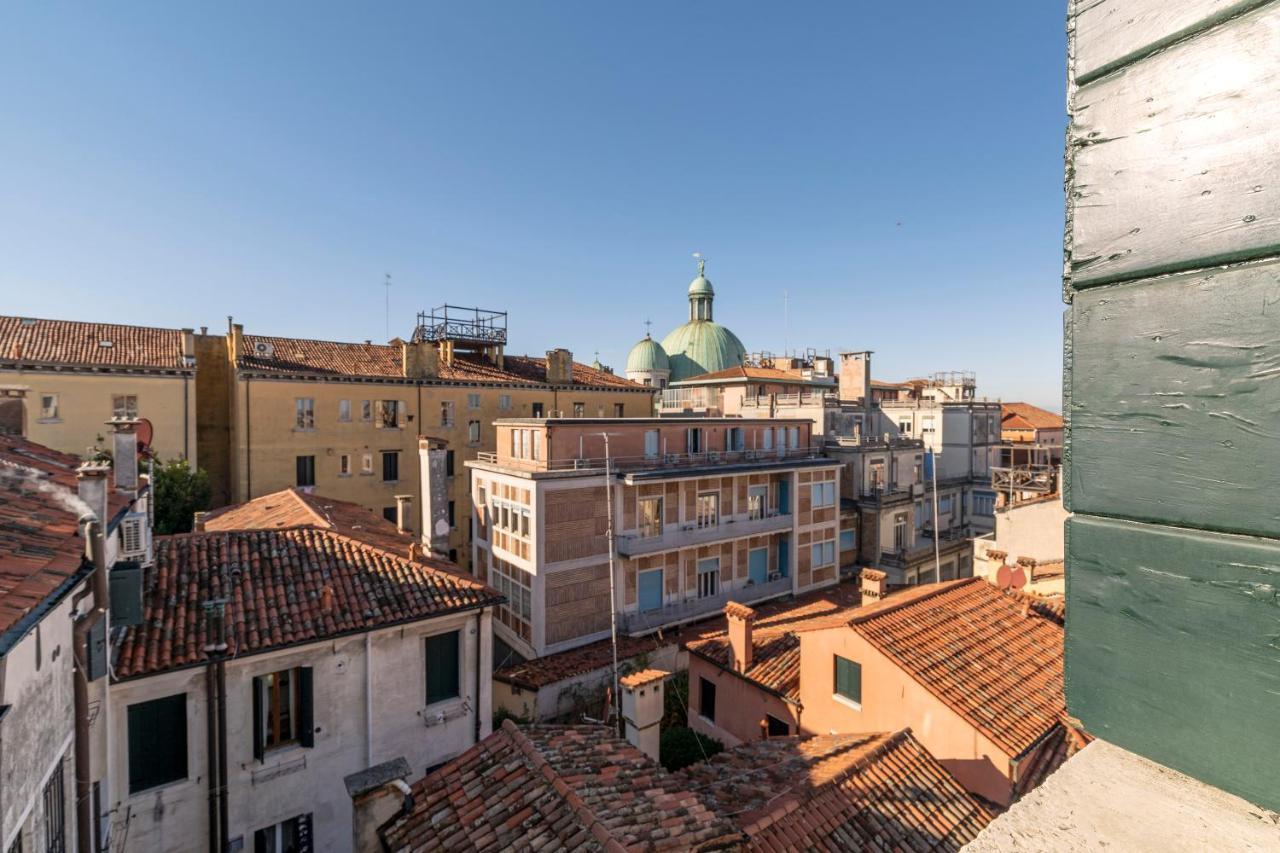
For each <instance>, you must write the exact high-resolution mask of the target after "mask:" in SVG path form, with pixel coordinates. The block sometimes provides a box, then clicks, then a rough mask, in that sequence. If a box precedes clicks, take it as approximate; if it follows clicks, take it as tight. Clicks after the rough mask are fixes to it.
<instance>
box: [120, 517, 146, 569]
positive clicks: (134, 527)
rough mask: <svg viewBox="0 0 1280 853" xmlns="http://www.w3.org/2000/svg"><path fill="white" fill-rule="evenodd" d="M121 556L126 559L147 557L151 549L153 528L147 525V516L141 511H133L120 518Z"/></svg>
mask: <svg viewBox="0 0 1280 853" xmlns="http://www.w3.org/2000/svg"><path fill="white" fill-rule="evenodd" d="M119 530H120V558H121V559H125V560H138V559H145V558H146V556H147V555H148V554H149V553H150V551H151V528H150V527H148V526H147V516H146V514H145V513H141V512H131V513H129V514H128V515H126V516H125V517H124V518H122V519H121V520H120V528H119Z"/></svg>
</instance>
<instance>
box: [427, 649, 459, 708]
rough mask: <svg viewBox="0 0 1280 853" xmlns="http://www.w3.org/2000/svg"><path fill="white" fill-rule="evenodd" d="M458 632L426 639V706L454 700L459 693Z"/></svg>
mask: <svg viewBox="0 0 1280 853" xmlns="http://www.w3.org/2000/svg"><path fill="white" fill-rule="evenodd" d="M458 638H459V632H458V631H450V632H448V633H447V634H436V635H435V636H432V637H427V704H428V705H432V704H435V703H436V702H443V701H445V700H446V699H456V698H458V696H459V695H460V693H459V677H458V670H459V666H458Z"/></svg>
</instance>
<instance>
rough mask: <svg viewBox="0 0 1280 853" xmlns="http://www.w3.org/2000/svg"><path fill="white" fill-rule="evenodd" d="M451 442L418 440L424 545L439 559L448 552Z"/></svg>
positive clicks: (443, 557)
mask: <svg viewBox="0 0 1280 853" xmlns="http://www.w3.org/2000/svg"><path fill="white" fill-rule="evenodd" d="M448 446H449V442H447V441H445V440H444V439H442V438H422V439H419V440H418V464H419V466H420V468H421V478H422V509H421V511H420V513H419V514H420V515H421V516H422V532H421V535H420V538H421V539H422V544H424V545H427V546H428V547H429V548H430V549H431V556H432V557H435V558H437V559H440V560H444V559H447V558H448V554H449V476H448V474H449V470H448V455H449V453H448V451H447V450H446V448H447V447H448Z"/></svg>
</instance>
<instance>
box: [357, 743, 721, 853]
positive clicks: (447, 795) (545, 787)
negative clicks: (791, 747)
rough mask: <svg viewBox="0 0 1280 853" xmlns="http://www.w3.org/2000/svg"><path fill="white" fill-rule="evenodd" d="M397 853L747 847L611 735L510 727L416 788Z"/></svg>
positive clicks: (398, 826)
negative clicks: (402, 852) (736, 843)
mask: <svg viewBox="0 0 1280 853" xmlns="http://www.w3.org/2000/svg"><path fill="white" fill-rule="evenodd" d="M382 832H383V837H384V839H385V841H386V842H387V845H388V847H389V848H390V849H391V850H397V851H400V850H443V851H454V850H459V851H460V850H466V851H498V850H508V849H513V848H518V849H522V850H543V851H560V850H606V849H609V850H616V849H623V848H628V849H651V850H703V849H719V848H721V847H723V846H724V845H725V844H727V843H728V844H731V843H733V842H734V841H737V840H739V839H740V835H739V833H738V832H737V831H736V830H735V829H734V827H733V826H732V824H730V823H729V822H728V821H725V820H723V819H722V818H720V817H718V816H717V815H715V814H714V813H713V812H712V811H711V810H710V809H708V808H707V806H706V804H705V803H703V802H702V801H701V800H700V799H699V798H698V796H697V795H696V794H695V793H694V792H692V791H690V790H689V789H688V787H687V786H686V783H685V782H684V780H682V779H681V778H680V777H679V776H677V775H675V774H671V773H668V772H667V771H665V770H663V769H662V768H661V767H659V766H658V765H657V764H656V763H654V762H653V761H652V760H650V759H649V758H647V757H646V756H645V755H643V754H642V753H641V752H640V751H639V750H637V749H636V748H635V747H633V746H631V745H630V744H628V743H627V742H626V741H623V740H621V739H619V738H618V737H616V736H615V735H614V734H613V733H612V732H611V731H610V730H609V729H608V728H606V727H604V726H534V727H530V728H527V729H520V728H517V727H516V726H515V725H514V724H513V723H512V722H511V721H510V720H507V721H505V722H504V723H503V724H502V727H501V728H499V729H498V730H497V731H495V732H494V733H493V734H491V735H489V737H487V738H485V739H484V740H482V741H480V742H479V743H478V744H476V745H475V746H473V747H472V748H471V749H469V750H467V751H466V752H464V753H463V754H462V755H460V756H458V757H457V758H455V759H454V760H452V761H450V762H448V763H447V764H445V765H444V766H442V767H440V768H438V769H437V770H435V771H434V772H432V773H431V774H429V775H427V776H426V777H425V778H423V779H421V780H419V781H418V782H416V783H415V784H414V785H413V810H412V811H411V812H410V813H409V814H408V815H405V816H403V817H401V818H398V819H396V820H394V822H393V823H391V824H390V825H388V826H386V827H384V828H383V830H382Z"/></svg>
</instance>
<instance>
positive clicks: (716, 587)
mask: <svg viewBox="0 0 1280 853" xmlns="http://www.w3.org/2000/svg"><path fill="white" fill-rule="evenodd" d="M713 563H714V564H715V565H714V566H712V565H711V564H713ZM697 576H698V598H710V597H712V596H715V595H719V594H720V558H719V557H707V558H705V559H702V560H699V561H698V570H697Z"/></svg>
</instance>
